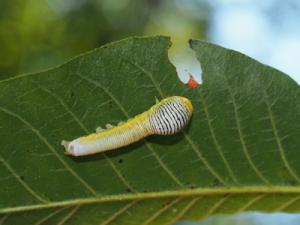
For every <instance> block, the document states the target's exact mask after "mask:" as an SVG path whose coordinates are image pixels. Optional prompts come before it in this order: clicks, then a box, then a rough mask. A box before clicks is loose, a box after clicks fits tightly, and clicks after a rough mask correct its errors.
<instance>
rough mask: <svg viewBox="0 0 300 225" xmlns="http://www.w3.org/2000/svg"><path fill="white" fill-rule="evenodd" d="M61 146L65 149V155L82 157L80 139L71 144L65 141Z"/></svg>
mask: <svg viewBox="0 0 300 225" xmlns="http://www.w3.org/2000/svg"><path fill="white" fill-rule="evenodd" d="M61 145H62V146H64V147H65V152H64V153H65V155H72V156H80V155H82V146H81V144H80V143H79V140H78V139H75V140H73V141H71V142H69V141H65V140H63V141H62V142H61Z"/></svg>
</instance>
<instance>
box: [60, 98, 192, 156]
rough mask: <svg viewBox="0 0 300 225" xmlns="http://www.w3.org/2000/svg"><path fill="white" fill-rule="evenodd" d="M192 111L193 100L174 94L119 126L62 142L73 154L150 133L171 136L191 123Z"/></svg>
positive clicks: (128, 141)
mask: <svg viewBox="0 0 300 225" xmlns="http://www.w3.org/2000/svg"><path fill="white" fill-rule="evenodd" d="M192 112H193V106H192V103H191V101H190V100H188V99H187V98H185V97H180V96H172V97H168V98H165V99H163V100H162V101H160V102H158V103H156V104H155V105H154V106H152V107H151V108H150V109H149V110H147V111H146V112H144V113H141V114H139V115H137V116H135V117H134V118H133V119H129V120H128V121H127V122H125V123H122V124H119V125H118V126H116V127H112V126H111V125H109V124H108V125H106V127H107V129H106V130H102V129H98V128H97V130H96V133H93V134H90V135H87V136H84V137H80V138H77V139H75V140H73V141H71V142H68V141H62V142H61V144H62V145H63V146H64V147H65V150H66V151H65V154H67V155H73V156H82V155H90V154H95V153H98V152H104V151H108V150H112V149H116V148H120V147H123V146H127V145H129V144H132V143H134V142H136V141H139V140H141V139H143V138H145V137H147V136H149V135H153V134H157V135H172V134H176V133H178V132H179V131H181V130H182V129H183V128H184V127H185V126H186V125H187V124H188V122H189V120H190V118H191V116H192Z"/></svg>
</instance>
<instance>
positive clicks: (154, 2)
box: [0, 0, 300, 225]
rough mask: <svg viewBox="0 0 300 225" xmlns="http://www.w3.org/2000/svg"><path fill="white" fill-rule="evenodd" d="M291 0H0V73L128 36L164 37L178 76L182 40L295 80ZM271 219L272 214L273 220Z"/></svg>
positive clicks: (185, 57) (286, 218) (296, 14)
mask: <svg viewBox="0 0 300 225" xmlns="http://www.w3.org/2000/svg"><path fill="white" fill-rule="evenodd" d="M299 21H300V1H298V0H286V1H280V0H264V1H261V0H215V1H210V0H174V1H163V0H0V79H3V78H7V77H9V76H12V75H15V74H20V73H28V72H35V71H39V70H43V69H46V68H49V67H51V66H55V65H57V64H60V63H62V62H64V61H66V60H68V59H70V58H71V57H73V56H75V55H78V54H80V53H82V52H85V51H88V50H91V49H93V48H96V47H99V46H101V45H103V44H106V43H108V42H111V41H116V40H119V39H122V38H126V37H129V36H141V35H156V34H160V35H168V36H171V38H172V42H173V46H172V48H171V49H170V52H169V55H170V59H171V61H172V62H173V63H174V64H175V65H176V67H177V71H178V72H179V75H180V77H181V79H182V80H184V81H186V80H187V73H188V72H191V73H192V74H194V75H195V76H196V78H197V79H200V73H201V71H200V66H199V63H198V62H197V61H196V60H195V58H194V55H193V52H192V51H191V50H190V49H189V48H188V44H187V40H188V39H189V38H196V39H206V40H210V41H212V42H214V43H217V44H220V45H222V46H225V47H229V48H232V49H235V50H238V51H241V52H243V53H245V54H247V55H250V56H251V57H254V58H256V59H258V60H260V61H262V62H264V63H267V64H269V65H271V66H273V67H275V68H278V69H280V70H282V71H283V72H286V73H288V74H289V75H291V76H292V77H293V78H294V79H295V80H296V81H297V82H298V83H300V63H299V59H300V29H299ZM274 218H275V219H274ZM299 222H300V216H299V215H287V214H271V215H266V214H260V213H246V214H245V213H244V214H241V215H238V216H213V217H211V218H208V219H207V220H205V221H203V222H200V223H178V224H185V225H187V224H193V225H195V224H201V225H212V224H240V225H241V224H269V223H271V224H273V225H276V224H298V223H299Z"/></svg>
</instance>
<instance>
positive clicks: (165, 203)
mask: <svg viewBox="0 0 300 225" xmlns="http://www.w3.org/2000/svg"><path fill="white" fill-rule="evenodd" d="M170 203H171V200H169V201H166V202H164V203H162V204H161V207H165V206H167V205H169V204H170Z"/></svg>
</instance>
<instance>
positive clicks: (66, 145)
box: [60, 140, 71, 155]
mask: <svg viewBox="0 0 300 225" xmlns="http://www.w3.org/2000/svg"><path fill="white" fill-rule="evenodd" d="M60 144H61V145H62V146H64V147H65V152H64V154H65V155H71V154H70V153H69V152H68V149H69V144H70V142H69V141H65V140H62V141H61V143H60Z"/></svg>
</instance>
